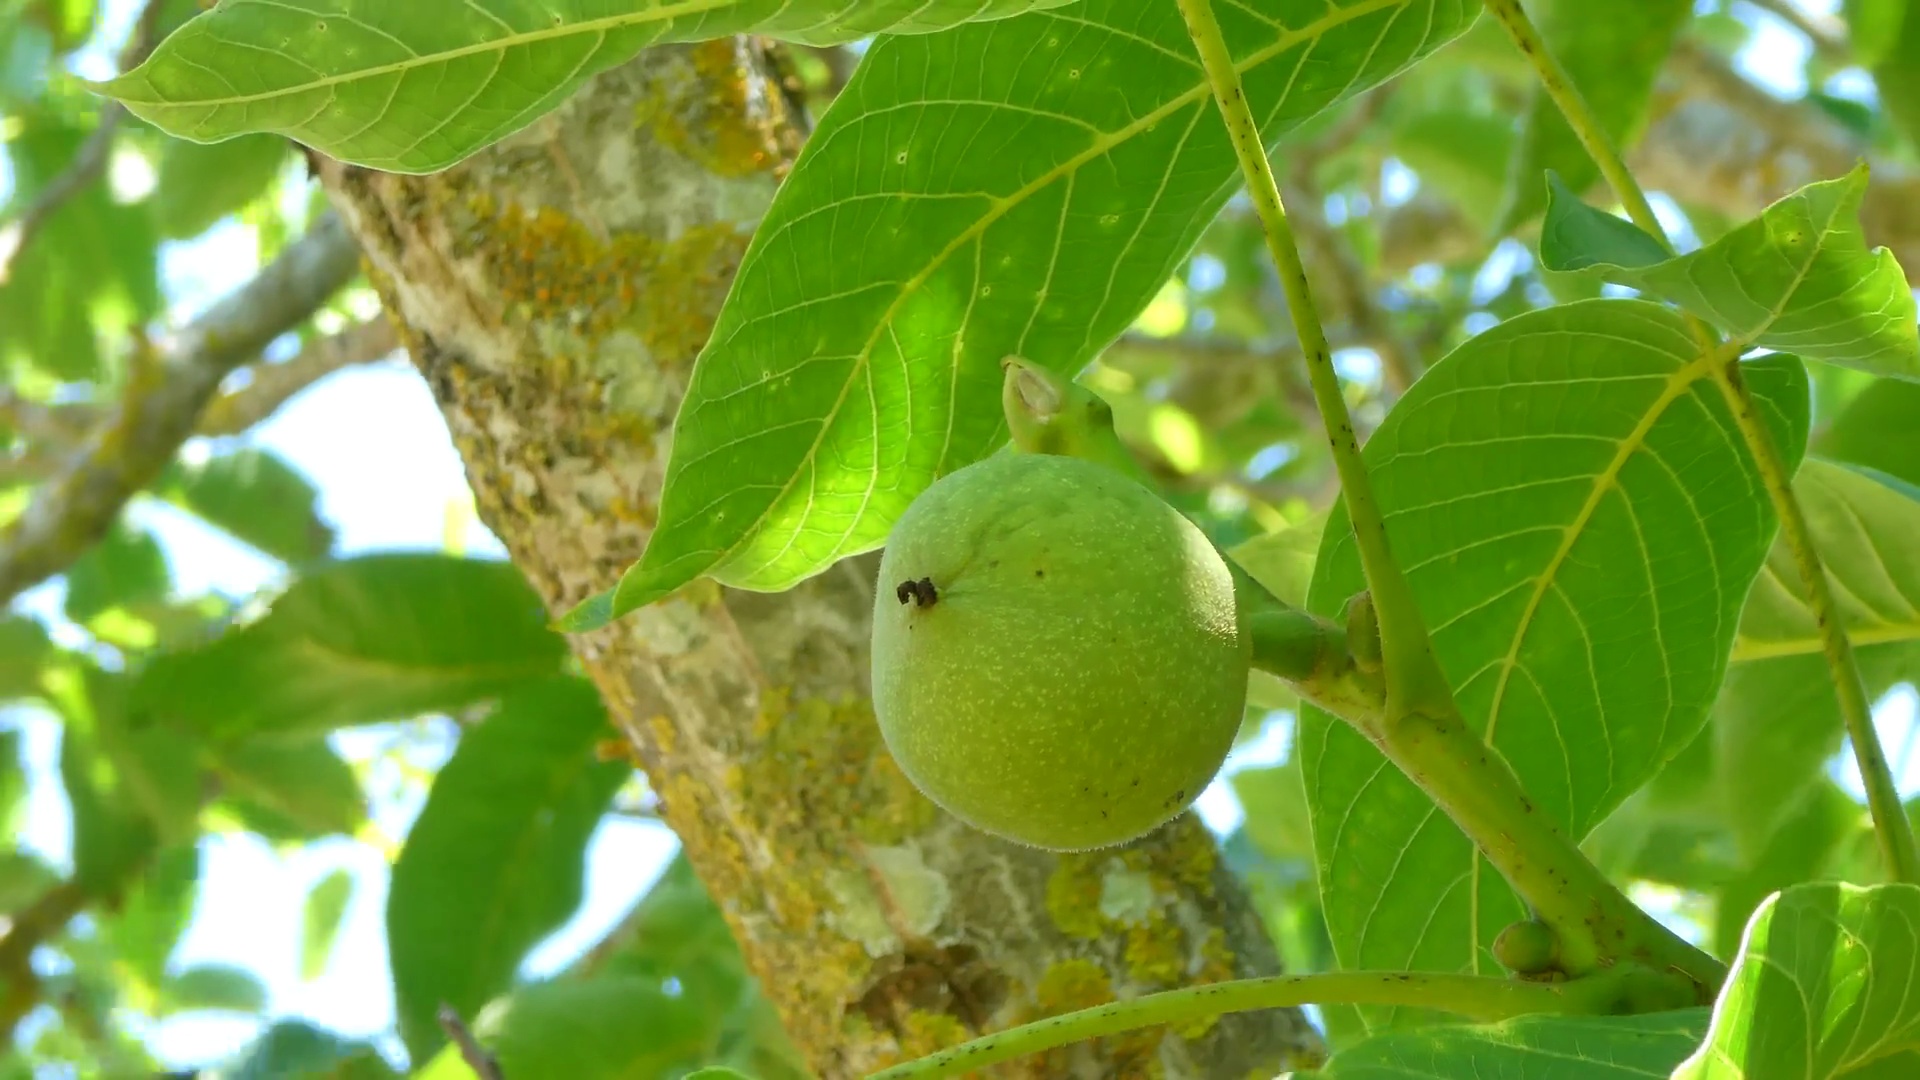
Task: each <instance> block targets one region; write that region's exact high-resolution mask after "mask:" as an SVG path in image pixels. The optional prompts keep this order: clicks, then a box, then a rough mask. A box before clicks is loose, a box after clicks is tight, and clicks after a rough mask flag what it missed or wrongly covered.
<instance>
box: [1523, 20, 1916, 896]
mask: <svg viewBox="0 0 1920 1080" xmlns="http://www.w3.org/2000/svg"><path fill="white" fill-rule="evenodd" d="M1485 3H1486V7H1487V10H1488V11H1489V12H1491V13H1492V15H1493V17H1494V18H1495V19H1497V20H1499V22H1500V24H1501V25H1502V26H1504V27H1506V29H1507V33H1508V35H1509V36H1510V37H1512V39H1513V43H1514V45H1515V46H1516V47H1518V48H1519V50H1520V51H1521V52H1522V53H1524V54H1525V55H1526V57H1527V59H1528V60H1529V61H1530V62H1532V64H1533V68H1534V71H1535V73H1536V74H1538V76H1539V77H1540V86H1541V88H1542V89H1543V90H1545V91H1546V94H1547V96H1548V97H1549V98H1550V99H1552V101H1553V103H1554V105H1555V106H1556V107H1558V108H1559V110H1560V113H1561V115H1563V116H1565V117H1566V120H1567V124H1568V126H1570V127H1571V128H1573V132H1574V134H1575V135H1576V136H1578V137H1579V139H1580V144H1581V145H1582V146H1584V147H1585V148H1586V151H1587V155H1588V156H1589V157H1591V158H1593V160H1594V164H1596V165H1598V166H1599V167H1600V174H1601V175H1602V176H1604V177H1606V178H1607V183H1608V184H1610V185H1611V186H1612V187H1613V192H1614V196H1615V197H1616V198H1618V199H1619V200H1620V203H1621V205H1622V206H1624V207H1625V208H1626V211H1627V216H1628V217H1629V218H1631V219H1632V220H1633V223H1634V224H1635V225H1638V226H1639V227H1640V228H1641V229H1642V230H1644V231H1645V232H1646V233H1647V234H1648V235H1649V236H1652V237H1653V238H1654V239H1656V240H1658V241H1659V242H1660V244H1661V246H1663V247H1665V248H1666V249H1667V250H1668V251H1672V250H1673V244H1672V242H1671V241H1670V240H1669V239H1668V238H1667V234H1666V230H1665V229H1663V228H1662V227H1661V225H1660V219H1659V218H1658V217H1656V216H1654V213H1653V207H1652V205H1651V204H1649V203H1648V202H1647V196H1646V193H1645V192H1644V191H1642V190H1641V189H1640V184H1639V182H1638V181H1636V180H1635V179H1634V178H1633V174H1632V173H1631V172H1629V171H1628V169H1627V166H1626V162H1625V161H1623V160H1622V159H1621V157H1620V153H1619V151H1618V150H1617V149H1616V148H1615V147H1614V145H1613V142H1612V140H1610V139H1608V138H1607V134H1606V132H1605V131H1604V130H1603V129H1602V128H1601V126H1600V123H1599V121H1598V120H1597V119H1596V118H1595V117H1594V115H1593V113H1592V111H1591V110H1589V109H1588V108H1587V103H1586V99H1585V98H1583V97H1581V95H1580V91H1579V89H1578V88H1577V87H1575V86H1574V85H1573V83H1572V82H1571V81H1570V80H1569V79H1568V78H1567V73H1566V70H1565V69H1564V68H1562V67H1561V66H1560V62H1559V61H1558V60H1557V59H1555V58H1554V55H1553V53H1552V52H1551V51H1549V50H1548V48H1547V44H1546V42H1545V41H1544V40H1542V39H1541V37H1540V33H1539V31H1538V30H1537V29H1535V28H1534V25H1533V23H1532V22H1531V21H1530V20H1529V19H1528V18H1527V13H1526V11H1525V10H1524V9H1523V8H1522V7H1521V6H1520V2H1519V0H1485ZM1687 320H1688V322H1689V323H1690V324H1691V325H1692V326H1693V328H1694V334H1695V336H1696V337H1698V338H1699V339H1700V340H1701V342H1702V345H1703V347H1712V346H1713V345H1714V344H1716V341H1717V335H1716V334H1715V333H1714V332H1713V331H1712V330H1711V329H1710V328H1708V327H1707V326H1706V325H1705V324H1703V323H1701V322H1700V321H1699V320H1698V319H1697V318H1695V317H1693V316H1691V315H1689V316H1688V317H1687ZM1713 379H1714V382H1715V384H1716V385H1717V386H1719V388H1720V393H1721V396H1722V397H1723V398H1725V399H1726V403H1727V408H1728V409H1729V411H1731V412H1732V413H1733V419H1734V423H1735V426H1737V427H1738V428H1739V429H1740V435H1741V438H1742V439H1743V440H1745V442H1746V444H1747V452H1748V453H1749V454H1751V455H1752V456H1753V462H1754V467H1755V469H1756V470H1757V471H1758V472H1759V473H1760V479H1761V482H1762V483H1763V484H1764V486H1765V487H1766V489H1767V495H1768V497H1769V498H1770V499H1771V500H1772V502H1773V509H1774V513H1775V514H1777V515H1778V516H1779V518H1780V531H1781V534H1782V535H1783V536H1784V537H1785V539H1786V541H1787V547H1788V548H1789V549H1791V550H1792V552H1793V562H1794V566H1795V567H1796V568H1797V569H1798V570H1799V572H1800V581H1801V584H1802V585H1803V586H1804V588H1805V590H1806V596H1807V605H1808V607H1810V608H1811V609H1812V611H1813V617H1814V621H1815V622H1816V623H1817V624H1819V627H1820V644H1821V651H1822V653H1824V654H1825V656H1826V660H1827V670H1828V671H1829V673H1830V674H1831V676H1832V679H1833V687H1834V693H1835V694H1837V695H1838V697H1839V700H1840V716H1841V718H1842V720H1844V721H1845V723H1846V727H1847V737H1848V741H1849V742H1851V743H1852V744H1853V755H1854V760H1855V761H1856V762H1857V763H1858V764H1859V766H1860V777H1861V781H1862V783H1863V784H1864V785H1865V787H1866V789H1867V806H1868V809H1869V810H1870V811H1871V812H1872V814H1873V829H1874V835H1875V836H1876V838H1877V839H1878V840H1879V844H1880V852H1881V855H1882V856H1883V857H1884V858H1885V859H1886V862H1887V869H1888V872H1889V873H1890V874H1891V875H1892V877H1893V880H1895V881H1903V882H1909V883H1914V884H1920V849H1916V847H1915V846H1914V838H1913V828H1912V826H1911V825H1910V824H1909V823H1908V821H1907V815H1906V811H1905V808H1904V807H1903V806H1902V805H1901V802H1900V790H1899V787H1898V786H1897V785H1896V784H1895V783H1894V779H1893V771H1892V769H1890V768H1889V767H1888V765H1887V756H1886V751H1885V750H1884V749H1882V747H1881V746H1880V737H1879V735H1878V734H1877V733H1876V732H1875V731H1874V728H1873V712H1872V708H1871V706H1870V705H1869V703H1868V701H1867V690H1866V682H1865V680H1864V679H1862V678H1861V675H1860V666H1859V664H1858V663H1856V662H1855V660H1854V655H1853V644H1852V642H1851V641H1849V640H1848V638H1847V630H1846V626H1845V625H1844V624H1843V623H1842V622H1841V620H1840V613H1839V610H1838V609H1837V608H1836V607H1835V606H1834V603H1833V591H1832V588H1831V587H1830V585H1829V584H1828V582H1827V572H1826V567H1825V566H1824V565H1823V564H1822V562H1821V559H1820V552H1819V548H1818V547H1817V546H1816V545H1815V543H1814V539H1813V531H1812V530H1811V529H1810V528H1808V526H1807V518H1806V514H1805V512H1804V511H1802V510H1801V508H1800V501H1799V499H1798V498H1796V497H1795V495H1794V493H1793V475H1792V473H1791V471H1790V470H1788V468H1787V465H1786V461H1785V459H1783V458H1782V457H1781V456H1780V451H1779V449H1778V448H1777V447H1775V446H1774V445H1773V436H1772V435H1771V434H1770V433H1769V432H1768V431H1767V426H1766V424H1765V423H1764V422H1763V421H1762V420H1761V419H1760V412H1759V409H1758V408H1756V407H1755V405H1754V401H1753V395H1752V394H1751V393H1750V392H1749V391H1748V389H1747V384H1746V380H1745V379H1743V378H1742V377H1741V375H1740V360H1739V356H1738V352H1737V351H1736V352H1735V353H1734V355H1733V356H1732V357H1730V358H1729V359H1728V361H1727V362H1726V363H1724V364H1715V365H1714V372H1713Z"/></svg>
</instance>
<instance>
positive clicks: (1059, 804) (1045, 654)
mask: <svg viewBox="0 0 1920 1080" xmlns="http://www.w3.org/2000/svg"><path fill="white" fill-rule="evenodd" d="M1248 650H1249V643H1248V638H1247V636H1246V634H1245V633H1243V632H1242V630H1241V628H1240V626H1239V621H1238V619H1237V617H1236V612H1235V604H1234V591H1233V580H1232V578H1231V577H1230V576H1229V574H1228V571H1227V566H1226V563H1225V562H1224V561H1223V560H1222V559H1221V557H1220V555H1219V553H1218V552H1217V551H1216V550H1215V549H1214V547H1213V545H1212V544H1211V543H1210V542H1209V541H1208V540H1207V538H1206V536H1205V535H1204V534H1202V533H1201V532H1200V530H1199V529H1197V528H1195V527H1194V525H1193V523H1191V522H1189V521H1188V520H1187V519H1186V518H1184V517H1182V516H1181V515H1180V514H1179V513H1178V512H1177V511H1175V510H1174V509H1173V508H1172V507H1170V506H1168V505H1167V504H1166V503H1165V502H1162V501H1161V500H1160V498H1159V497H1158V496H1156V495H1154V494H1153V493H1152V492H1151V491H1149V490H1147V489H1146V488H1145V487H1142V486H1141V485H1140V484H1138V483H1136V482H1135V481H1133V480H1130V479H1128V478H1127V477H1125V476H1122V475H1120V474H1119V473H1118V472H1116V471H1114V470H1112V469H1110V468H1108V467H1106V466H1104V465H1100V464H1097V463H1095V462H1091V461H1086V460H1082V459H1079V458H1069V457H1058V456H1054V455H1049V454H1027V453H1002V454H998V455H995V456H993V457H990V458H987V459H986V460H984V461H980V462H978V463H976V464H973V465H969V466H967V467H966V468H963V469H960V470H959V471H957V472H954V473H951V474H949V475H948V476H945V477H943V478H941V479H940V480H939V481H937V482H936V483H934V484H933V485H932V486H931V487H929V488H928V489H927V490H926V491H925V492H923V493H921V495H920V496H919V498H917V499H916V500H914V502H913V504H912V505H911V506H909V507H908V508H907V511H906V513H905V514H903V515H902V516H901V518H900V520H899V521H898V522H897V523H896V524H895V526H894V529H893V533H892V535H891V536H890V537H889V538H888V541H887V548H886V553H885V555H884V556H883V557H882V558H881V562H880V580H879V589H878V595H877V596H876V597H875V601H874V613H873V705H874V712H875V714H876V715H877V716H878V718H879V722H880V730H881V733H882V734H883V735H884V737H885V739H886V743H887V747H888V749H889V750H890V751H891V752H892V754H893V757H894V760H895V761H897V762H898V763H899V765H900V768H901V769H902V770H903V771H904V772H905V773H906V775H907V776H908V778H909V779H911V780H912V781H913V783H914V785H915V786H917V787H918V788H919V789H920V790H921V791H922V792H924V793H925V794H926V795H927V796H928V797H929V798H931V799H932V800H933V801H934V802H936V803H938V804H939V805H940V806H942V807H944V808H945V809H946V810H947V811H948V812H949V813H952V814H953V815H955V816H956V817H958V818H960V819H961V820H963V821H965V822H967V823H968V824H970V825H973V826H974V827H975V828H978V829H982V830H985V831H987V832H990V833H994V834H996V835H999V836H1003V837H1006V838H1007V839H1010V840H1016V841H1019V842H1020V843H1024V844H1028V845H1031V846H1033V847H1039V848H1047V849H1050V850H1054V851H1084V850H1088V849H1092V848H1100V847H1107V846H1109V845H1113V844H1120V843H1125V842H1126V841H1128V840H1132V839H1135V838H1136V837H1139V836H1142V835H1144V834H1146V833H1148V832H1150V831H1152V830H1153V829H1155V828H1157V827H1158V826H1160V825H1162V824H1165V823H1166V822H1167V821H1169V820H1171V819H1172V818H1173V817H1174V816H1175V815H1177V814H1179V813H1180V812H1181V811H1182V810H1184V809H1186V807H1187V806H1188V805H1189V804H1190V803H1192V802H1193V800H1194V799H1195V798H1196V797H1197V796H1198V795H1199V794H1200V791H1201V789H1202V788H1204V787H1205V786H1206V785H1207V782H1208V781H1209V780H1211V779H1212V778H1213V775H1214V774H1215V773H1216V772H1218V771H1219V769H1220V763H1221V762H1222V761H1223V760H1225V758H1226V755H1227V751H1228V749H1229V748H1230V747H1231V746H1232V743H1233V738H1234V733H1235V732H1236V730H1237V729H1238V728H1239V725H1240V718H1241V713H1242V710H1243V708H1244V706H1245V702H1246V694H1247V665H1248V658H1249V657H1248Z"/></svg>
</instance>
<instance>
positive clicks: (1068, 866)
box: [1047, 851, 1109, 941]
mask: <svg viewBox="0 0 1920 1080" xmlns="http://www.w3.org/2000/svg"><path fill="white" fill-rule="evenodd" d="M1108 857H1109V856H1107V854H1106V853H1105V852H1097V851H1096V852H1075V853H1072V854H1068V855H1062V856H1060V862H1059V863H1058V864H1057V865H1056V866H1055V867H1054V868H1053V873H1052V875H1050V876H1049V877H1048V878H1047V914H1048V915H1050V916H1052V917H1053V925H1055V926H1057V927H1059V928H1060V932H1061V933H1063V934H1065V935H1067V936H1068V937H1071V938H1079V939H1081V940H1083V941H1091V940H1093V939H1094V938H1097V937H1099V936H1100V935H1101V934H1103V933H1105V932H1106V923H1105V920H1104V918H1103V917H1102V916H1101V914H1100V892H1101V885H1100V875H1101V871H1102V868H1103V867H1104V866H1105V865H1106V860H1107V858H1108Z"/></svg>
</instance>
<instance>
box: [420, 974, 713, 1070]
mask: <svg viewBox="0 0 1920 1080" xmlns="http://www.w3.org/2000/svg"><path fill="white" fill-rule="evenodd" d="M700 1013H701V1010H700V1008H699V1006H698V1005H696V1004H695V1003H693V1002H690V1001H687V1000H686V999H684V998H681V997H677V996H674V995H672V994H670V993H668V992H667V991H665V990H662V989H661V988H660V987H658V986H656V985H653V984H652V982H651V981H650V980H647V979H637V978H625V977H620V976H608V977H602V978H593V979H588V980H584V981H581V982H548V983H540V984H537V985H534V986H529V987H527V988H525V989H523V990H520V991H519V992H517V993H515V994H514V995H513V996H512V997H509V998H507V999H506V1000H505V1001H503V1002H501V1003H500V1004H499V1005H497V1006H495V1007H493V1008H489V1009H488V1010H487V1011H486V1012H485V1013H483V1014H482V1015H481V1017H480V1019H479V1021H478V1022H477V1023H475V1025H474V1034H475V1035H476V1036H477V1037H478V1038H479V1039H480V1041H481V1043H482V1045H484V1046H486V1048H487V1049H488V1050H490V1051H492V1052H493V1055H494V1056H495V1058H497V1059H498V1060H499V1062H500V1072H501V1073H502V1074H503V1075H505V1076H510V1077H513V1078H514V1080H625V1078H627V1077H639V1076H672V1075H676V1074H677V1073H678V1072H679V1070H681V1069H684V1068H686V1067H687V1066H689V1065H693V1064H697V1063H699V1062H700V1061H701V1059H702V1058H703V1057H704V1056H705V1055H706V1054H707V1053H708V1052H709V1051H710V1049H711V1047H710V1046H709V1045H708V1044H707V1041H706V1039H705V1038H703V1035H704V1033H705V1030H706V1028H707V1026H708V1025H706V1024H703V1023H702V1022H701V1021H702V1019H703V1018H702V1016H701V1015H700ZM429 1075H432V1074H429Z"/></svg>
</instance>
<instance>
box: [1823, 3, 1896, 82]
mask: <svg viewBox="0 0 1920 1080" xmlns="http://www.w3.org/2000/svg"><path fill="white" fill-rule="evenodd" d="M1908 2H1909V0H1841V4H1840V11H1841V14H1843V15H1845V16H1846V20H1847V44H1849V45H1851V46H1852V47H1853V58H1854V59H1855V60H1857V61H1859V63H1860V66H1861V67H1865V68H1871V67H1874V66H1876V65H1878V64H1880V63H1881V62H1882V61H1885V60H1888V59H1890V58H1891V56H1892V54H1893V51H1894V50H1893V47H1894V45H1896V44H1898V43H1899V41H1900V29H1901V24H1902V23H1904V22H1905V21H1906V16H1907V4H1908Z"/></svg>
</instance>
